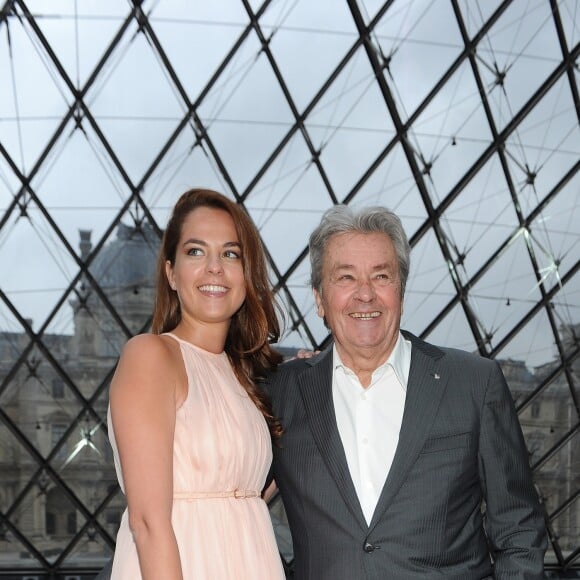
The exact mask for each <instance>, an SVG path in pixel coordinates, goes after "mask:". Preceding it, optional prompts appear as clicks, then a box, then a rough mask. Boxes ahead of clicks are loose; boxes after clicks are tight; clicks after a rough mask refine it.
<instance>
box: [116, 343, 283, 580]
mask: <svg viewBox="0 0 580 580" xmlns="http://www.w3.org/2000/svg"><path fill="white" fill-rule="evenodd" d="M168 336H171V337H172V338H173V339H175V340H176V341H177V342H179V344H180V348H181V354H182V356H183V360H184V363H185V369H186V372H187V378H188V394H187V397H186V400H185V401H184V403H183V405H182V406H181V407H180V408H179V409H178V410H177V417H176V424H175V436H174V449H173V489H174V496H173V511H172V523H173V529H174V530H175V535H176V538H177V544H178V546H179V554H180V558H181V567H182V570H183V578H184V580H283V579H284V578H285V575H284V571H283V568H282V563H281V560H280V555H279V553H278V548H277V545H276V539H275V537H274V531H273V528H272V523H271V520H270V514H269V512H268V508H267V506H266V504H265V502H264V501H263V500H262V499H261V497H260V491H261V490H262V487H263V485H264V482H265V479H266V476H267V474H268V469H269V467H270V463H271V461H272V448H271V440H270V433H269V430H268V427H267V425H266V421H265V420H264V418H263V416H262V414H261V413H260V411H259V410H258V409H257V408H256V406H255V405H254V403H253V402H252V400H251V399H250V398H249V397H248V395H247V393H246V391H245V390H244V388H243V387H242V386H241V385H240V383H239V382H238V380H237V378H236V376H235V374H234V372H233V369H232V367H231V364H230V362H229V360H228V357H227V355H226V354H225V353H221V354H213V353H210V352H207V351H205V350H203V349H201V348H199V347H196V346H195V345H193V344H190V343H188V342H186V341H184V340H181V339H179V338H178V337H176V336H174V335H172V334H168ZM108 426H109V427H108V429H109V439H110V442H111V446H112V448H113V456H114V460H115V469H116V471H117V478H118V479H119V483H120V485H121V489H122V490H123V491H124V485H123V475H122V472H121V465H120V461H119V454H118V451H117V445H116V442H115V434H114V432H113V425H112V421H111V417H110V409H109V411H108ZM151 475H152V477H153V476H154V474H151ZM140 578H141V573H140V570H139V561H138V557H137V550H136V546H135V543H134V542H133V537H132V535H131V531H130V529H129V523H128V516H127V510H125V512H124V514H123V517H122V519H121V525H120V527H119V531H118V534H117V543H116V548H115V555H114V560H113V572H112V575H111V580H139V579H140ZM160 580H161V579H160Z"/></svg>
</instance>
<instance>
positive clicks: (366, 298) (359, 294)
mask: <svg viewBox="0 0 580 580" xmlns="http://www.w3.org/2000/svg"><path fill="white" fill-rule="evenodd" d="M355 297H356V298H357V300H360V301H361V302H370V301H372V300H373V299H374V297H375V289H374V287H373V285H372V284H371V281H370V280H361V281H359V283H358V286H357V289H356V294H355Z"/></svg>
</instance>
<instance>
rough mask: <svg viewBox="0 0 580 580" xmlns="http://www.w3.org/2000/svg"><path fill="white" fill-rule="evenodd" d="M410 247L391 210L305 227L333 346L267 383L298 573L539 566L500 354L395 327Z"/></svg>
mask: <svg viewBox="0 0 580 580" xmlns="http://www.w3.org/2000/svg"><path fill="white" fill-rule="evenodd" d="M409 254H410V248H409V244H408V241H407V238H406V236H405V233H404V231H403V228H402V226H401V222H400V220H399V218H398V217H397V216H396V215H395V214H393V213H392V212H390V211H389V210H387V209H384V208H368V209H365V210H363V211H360V212H359V213H354V212H353V211H352V210H351V209H350V208H348V207H346V206H336V207H334V208H332V209H330V210H329V211H327V212H326V214H325V215H324V217H323V219H322V222H321V223H320V225H319V226H318V228H317V229H316V230H315V231H314V232H313V234H312V236H311V238H310V259H311V265H312V286H313V291H314V297H315V300H316V305H317V308H318V314H319V316H321V317H322V318H323V319H324V320H325V323H326V324H327V326H328V327H329V328H330V330H331V331H332V335H333V338H334V344H333V345H332V346H331V347H329V348H328V349H327V350H326V351H324V352H323V353H321V354H320V355H319V356H317V357H314V358H311V359H298V360H294V361H292V362H290V363H288V364H284V365H281V366H280V367H279V368H278V371H277V372H276V373H275V375H274V376H273V377H271V378H270V380H269V381H268V384H267V385H266V388H267V390H268V391H269V393H270V396H271V399H272V404H273V409H274V413H275V414H276V416H278V417H279V418H280V420H281V422H282V425H283V427H284V431H285V432H284V435H283V436H282V438H281V441H280V442H279V444H278V445H277V446H276V447H275V451H274V476H275V479H276V482H277V484H278V486H279V489H280V491H281V494H282V499H283V501H284V504H285V507H286V512H287V515H288V519H289V523H290V529H291V532H292V538H293V543H294V552H295V574H296V580H342V579H344V580H364V579H368V580H379V579H381V580H383V579H389V580H390V579H393V580H397V579H411V578H413V579H417V578H418V579H430V578H449V579H456V580H471V579H473V580H475V579H477V580H480V579H484V578H496V579H504V578H505V579H507V578H510V579H527V580H532V579H538V580H539V579H540V578H543V557H544V552H545V549H546V533H545V528H544V520H543V515H542V509H541V507H540V504H539V501H538V497H537V494H536V492H535V489H534V486H533V483H532V479H531V474H530V470H529V466H528V461H527V452H526V448H525V445H524V441H523V437H522V433H521V429H520V427H519V423H518V419H517V416H516V413H515V409H514V405H513V402H512V399H511V397H510V393H509V391H508V388H507V385H506V382H505V380H504V377H503V375H502V373H501V370H500V368H499V366H498V364H497V363H496V362H494V361H491V360H489V359H485V358H482V357H479V356H477V355H473V354H468V353H466V352H462V351H459V350H453V349H448V348H440V347H436V346H433V345H431V344H427V343H426V342H423V341H422V340H420V339H418V338H417V337H415V336H413V335H412V334H410V333H408V332H405V331H401V330H400V320H401V313H402V309H403V296H404V292H405V283H406V280H407V276H408V273H409Z"/></svg>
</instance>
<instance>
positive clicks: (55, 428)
mask: <svg viewBox="0 0 580 580" xmlns="http://www.w3.org/2000/svg"><path fill="white" fill-rule="evenodd" d="M65 431H66V425H63V424H62V423H54V424H53V425H52V426H51V431H50V448H51V450H52V449H54V448H55V446H56V444H57V443H58V442H59V441H60V440H61V439H62V436H63V435H64V434H65ZM54 457H55V459H66V443H65V444H63V445H61V447H60V449H59V450H58V451H57V453H56V455H55V456H54Z"/></svg>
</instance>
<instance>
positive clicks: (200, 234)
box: [166, 207, 246, 327]
mask: <svg viewBox="0 0 580 580" xmlns="http://www.w3.org/2000/svg"><path fill="white" fill-rule="evenodd" d="M166 273H167V278H168V280H169V283H170V285H171V287H172V288H173V289H174V290H176V291H177V296H178V298H179V303H180V305H181V316H182V320H183V321H184V322H189V323H193V324H194V325H210V324H225V325H226V327H227V326H229V322H230V320H231V318H232V316H233V315H234V314H235V313H236V312H237V311H238V309H239V308H240V306H242V304H243V303H244V300H245V298H246V281H245V279H244V268H243V263H242V248H241V246H240V241H239V239H238V234H237V231H236V228H235V226H234V221H233V219H232V217H231V215H230V214H229V213H228V212H227V211H225V210H222V209H216V208H210V207H199V208H196V209H194V210H193V211H191V212H190V213H189V215H188V216H187V217H186V218H185V220H184V222H183V225H182V228H181V236H180V239H179V242H178V244H177V249H176V252H175V263H174V264H173V266H172V265H171V263H170V262H169V261H167V263H166Z"/></svg>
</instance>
